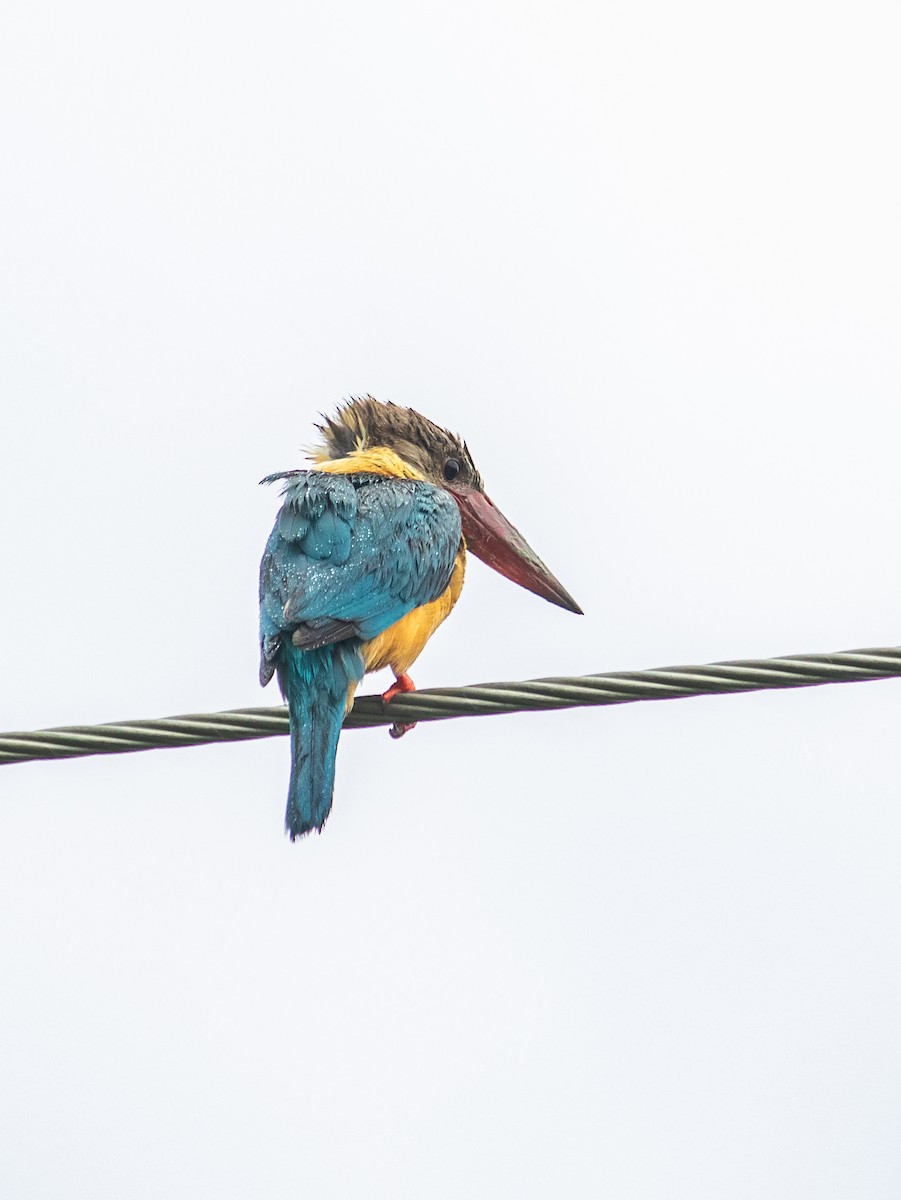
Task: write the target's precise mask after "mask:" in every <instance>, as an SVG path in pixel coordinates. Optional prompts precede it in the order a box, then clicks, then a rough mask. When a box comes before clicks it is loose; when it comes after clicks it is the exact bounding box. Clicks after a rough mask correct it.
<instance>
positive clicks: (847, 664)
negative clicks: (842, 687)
mask: <svg viewBox="0 0 901 1200" xmlns="http://www.w3.org/2000/svg"><path fill="white" fill-rule="evenodd" d="M898 677H901V646H882V647H876V648H874V649H869V650H843V651H839V652H837V653H835V654H797V655H793V656H792V657H791V658H763V659H756V658H755V659H739V660H736V661H735V662H719V663H707V664H706V665H704V666H694V667H660V668H658V669H657V670H653V671H613V672H611V673H609V674H606V675H579V676H574V677H561V678H551V679H526V680H522V681H520V682H513V683H482V684H478V685H475V686H472V687H460V688H428V689H426V690H424V691H421V692H409V693H404V694H401V695H399V696H397V697H395V699H394V700H392V701H391V703H390V705H389V704H385V703H384V702H383V700H382V698H381V696H361V697H360V698H359V699H358V700H357V702H356V704H355V705H354V707H353V710H352V711H351V712H350V713H349V714H348V716H347V719H346V720H345V722H344V724H345V728H348V729H365V728H371V727H372V726H376V725H393V724H394V723H395V722H401V723H404V724H408V723H412V722H414V721H444V720H447V719H449V718H451V717H475V716H490V715H492V714H496V713H513V712H529V711H537V710H542V709H554V708H580V707H585V706H594V705H604V704H629V703H632V702H633V701H636V700H672V699H677V698H679V697H684V696H711V695H718V694H721V693H731V692H756V691H763V690H766V689H772V688H792V687H814V686H816V685H818V684H825V683H856V682H864V681H866V680H871V679H892V678H898ZM287 732H288V713H287V709H286V708H284V707H282V706H277V707H264V708H238V709H232V710H231V711H228V712H218V713H193V714H189V715H187V716H182V717H161V718H159V719H156V720H142V721H117V722H114V723H113V724H109V725H71V726H64V727H61V728H57V729H39V730H36V731H35V732H32V733H7V734H0V764H3V763H13V762H29V761H31V760H34V759H39V758H79V757H82V756H85V755H90V754H125V753H128V752H129V751H135V750H155V749H161V748H163V747H176V746H197V745H203V744H205V743H210V742H237V741H247V740H251V739H254V738H266V737H277V736H279V735H281V734H285V733H287Z"/></svg>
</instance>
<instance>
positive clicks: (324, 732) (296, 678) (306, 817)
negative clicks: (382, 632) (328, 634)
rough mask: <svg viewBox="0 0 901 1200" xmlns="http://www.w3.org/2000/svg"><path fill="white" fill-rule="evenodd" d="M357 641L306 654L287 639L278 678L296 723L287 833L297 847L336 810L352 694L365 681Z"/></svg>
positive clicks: (292, 748)
mask: <svg viewBox="0 0 901 1200" xmlns="http://www.w3.org/2000/svg"><path fill="white" fill-rule="evenodd" d="M360 645H361V643H360V642H359V640H358V639H357V638H349V639H347V640H346V641H343V642H337V643H333V644H331V645H328V646H321V647H318V648H317V649H315V650H300V649H298V648H297V647H296V646H294V645H292V644H291V642H290V641H289V640H288V639H287V638H285V639H284V640H283V642H282V645H281V648H280V652H279V656H278V659H279V660H278V676H279V683H280V684H281V688H282V692H283V693H284V696H285V699H286V700H287V702H288V716H289V719H290V724H291V782H290V784H289V785H288V809H287V812H286V813H285V829H286V831H287V833H288V835H289V836H290V838H291V841H292V842H293V841H294V839H295V838H297V837H302V836H303V835H304V834H305V833H309V832H310V830H312V829H316V830H319V829H321V828H322V826H323V825H324V824H325V822H326V818H327V817H328V815H329V812H330V810H331V807H332V791H333V789H334V783H335V755H336V753H337V750H338V735H339V734H340V732H341V725H342V722H343V720H344V710H345V706H346V704H347V690H348V688H349V686H350V684H351V683H352V682H356V683H358V682H359V681H360V680H361V679H362V678H363V656H362V654H361V653H360Z"/></svg>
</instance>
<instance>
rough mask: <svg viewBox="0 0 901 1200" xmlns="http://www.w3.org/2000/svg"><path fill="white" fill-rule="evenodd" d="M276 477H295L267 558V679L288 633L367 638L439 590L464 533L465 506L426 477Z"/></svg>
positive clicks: (304, 644) (301, 638)
mask: <svg viewBox="0 0 901 1200" xmlns="http://www.w3.org/2000/svg"><path fill="white" fill-rule="evenodd" d="M276 478H286V479H287V484H286V486H285V491H284V503H283V505H282V508H281V511H280V512H279V514H278V517H277V518H276V522H275V527H274V529H273V530H272V534H271V535H270V538H269V542H268V543H267V546H266V551H265V553H264V555H263V561H262V563H261V564H260V642H261V658H260V681H261V682H262V683H264V684H265V683H268V682H269V680H270V679H271V678H272V675H273V672H274V670H275V664H276V660H277V658H278V654H279V648H280V646H281V643H282V639H283V638H285V637H287V638H290V640H291V641H292V642H293V644H294V645H295V646H298V647H300V648H301V649H315V648H316V647H318V646H325V645H328V644H329V643H331V642H339V641H343V640H345V639H346V638H352V637H356V638H360V639H362V640H364V641H366V640H368V639H370V638H373V637H376V636H377V635H378V634H379V633H382V632H383V630H385V629H387V628H388V627H389V626H390V625H393V624H394V623H395V621H399V620H400V618H401V617H403V616H405V615H406V613H408V612H410V611H411V610H412V609H414V608H418V607H419V606H420V605H422V604H428V603H429V602H430V601H432V600H435V599H437V597H438V596H440V595H441V593H442V592H443V591H444V590H445V589H446V588H447V586H448V584H449V583H450V577H451V573H452V571H453V565H454V558H455V557H456V554H457V550H458V548H459V546H460V538H461V529H460V513H459V510H458V509H457V505H456V504H455V503H454V501H453V499H452V498H451V497H450V496H449V495H448V494H447V492H445V491H444V490H443V489H442V488H438V487H435V486H433V485H432V484H430V483H426V482H424V481H420V480H412V479H394V478H390V477H387V476H384V475H369V474H365V475H364V474H360V475H332V474H330V473H328V472H323V471H297V472H290V473H289V474H288V475H286V476H270V479H276ZM268 481H269V480H264V482H268Z"/></svg>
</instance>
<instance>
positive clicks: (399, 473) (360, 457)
mask: <svg viewBox="0 0 901 1200" xmlns="http://www.w3.org/2000/svg"><path fill="white" fill-rule="evenodd" d="M314 470H316V471H328V472H329V473H330V474H332V475H357V474H365V473H371V474H373V475H390V476H391V477H392V478H394V479H425V476H424V475H422V474H420V472H419V471H417V470H415V469H414V468H413V467H411V466H410V464H409V463H407V462H404V460H403V459H402V458H401V457H400V455H398V454H395V453H394V451H393V450H389V449H388V447H387V446H371V447H370V448H369V449H366V450H354V451H353V452H352V453H351V454H348V455H347V457H346V458H329V459H326V460H325V462H317V463H316V466H315V468H314Z"/></svg>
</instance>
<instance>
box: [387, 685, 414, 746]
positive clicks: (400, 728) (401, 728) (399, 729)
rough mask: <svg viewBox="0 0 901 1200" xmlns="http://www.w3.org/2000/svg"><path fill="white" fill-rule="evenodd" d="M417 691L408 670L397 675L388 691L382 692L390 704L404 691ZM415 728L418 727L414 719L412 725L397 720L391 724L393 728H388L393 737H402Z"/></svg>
mask: <svg viewBox="0 0 901 1200" xmlns="http://www.w3.org/2000/svg"><path fill="white" fill-rule="evenodd" d="M415 691H416V684H415V683H414V682H413V680H412V679H411V678H410V676H409V675H407V674H406V672H404V674H402V675H398V676H397V678H396V679H395V680H394V683H392V685H391V687H389V688H388V690H387V692H383V693H382V700H383V701H384V703H385V704H390V703H391V701H392V700H393V699H394V697H395V696H400V695H402V694H403V693H404V692H415ZM415 728H416V722H415V721H413V722H412V724H410V725H402V724H401V723H400V722H399V721H395V722H394V724H393V725H392V726H391V728H390V729H389V730H388V732H389V733H390V734H391V736H392V737H393V738H401V737H403V736H404V734H405V733H406V732H407V731H408V730H409V729H415Z"/></svg>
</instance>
